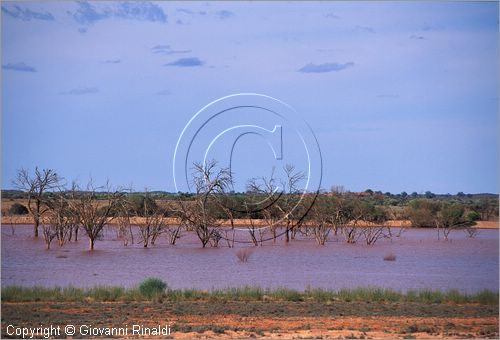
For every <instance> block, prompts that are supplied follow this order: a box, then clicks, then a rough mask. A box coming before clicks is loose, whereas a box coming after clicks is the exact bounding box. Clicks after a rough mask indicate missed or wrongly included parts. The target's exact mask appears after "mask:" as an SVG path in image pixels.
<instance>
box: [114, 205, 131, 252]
mask: <svg viewBox="0 0 500 340" xmlns="http://www.w3.org/2000/svg"><path fill="white" fill-rule="evenodd" d="M117 211H118V213H117V216H116V222H117V236H118V238H119V239H121V240H122V241H123V245H124V246H128V244H129V242H130V243H131V244H134V232H133V231H132V223H131V217H132V216H133V211H132V205H131V204H130V201H129V200H127V199H123V200H120V201H119V202H118V206H117Z"/></svg>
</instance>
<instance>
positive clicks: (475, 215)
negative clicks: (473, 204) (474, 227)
mask: <svg viewBox="0 0 500 340" xmlns="http://www.w3.org/2000/svg"><path fill="white" fill-rule="evenodd" d="M465 219H466V220H467V221H469V222H474V221H477V220H479V219H481V215H479V213H478V212H476V211H469V212H468V213H467V214H466V215H465Z"/></svg>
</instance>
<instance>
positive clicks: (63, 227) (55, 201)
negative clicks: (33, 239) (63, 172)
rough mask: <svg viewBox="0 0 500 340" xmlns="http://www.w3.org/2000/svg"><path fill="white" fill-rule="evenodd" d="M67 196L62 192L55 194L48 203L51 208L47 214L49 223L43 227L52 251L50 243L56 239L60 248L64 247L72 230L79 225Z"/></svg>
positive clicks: (48, 247)
mask: <svg viewBox="0 0 500 340" xmlns="http://www.w3.org/2000/svg"><path fill="white" fill-rule="evenodd" d="M66 196H67V195H66V193H65V192H64V191H61V192H58V193H54V194H53V195H52V196H51V197H50V198H49V199H48V200H47V201H46V204H47V206H48V208H49V210H48V212H47V220H48V223H47V224H45V223H44V224H42V226H43V235H44V238H45V243H46V244H47V249H50V243H51V241H52V239H53V238H54V237H55V238H57V240H58V243H59V246H61V247H62V246H63V245H64V244H65V243H66V241H68V240H69V235H70V232H71V230H73V228H74V227H75V226H76V225H77V223H78V221H77V218H76V215H75V213H74V211H73V210H72V209H71V207H70V204H69V201H68V197H66Z"/></svg>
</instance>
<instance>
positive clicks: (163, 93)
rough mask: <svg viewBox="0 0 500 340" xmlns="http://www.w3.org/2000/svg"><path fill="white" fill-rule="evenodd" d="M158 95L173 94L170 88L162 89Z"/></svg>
mask: <svg viewBox="0 0 500 340" xmlns="http://www.w3.org/2000/svg"><path fill="white" fill-rule="evenodd" d="M155 94H156V95H158V96H169V95H171V94H172V92H170V91H169V90H161V91H158V92H156V93H155Z"/></svg>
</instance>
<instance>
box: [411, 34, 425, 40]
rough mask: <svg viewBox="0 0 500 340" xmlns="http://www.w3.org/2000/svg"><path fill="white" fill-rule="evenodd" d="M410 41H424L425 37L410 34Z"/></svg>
mask: <svg viewBox="0 0 500 340" xmlns="http://www.w3.org/2000/svg"><path fill="white" fill-rule="evenodd" d="M410 39H415V40H425V37H424V36H422V35H415V34H412V35H410Z"/></svg>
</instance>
